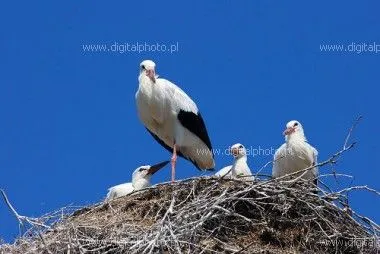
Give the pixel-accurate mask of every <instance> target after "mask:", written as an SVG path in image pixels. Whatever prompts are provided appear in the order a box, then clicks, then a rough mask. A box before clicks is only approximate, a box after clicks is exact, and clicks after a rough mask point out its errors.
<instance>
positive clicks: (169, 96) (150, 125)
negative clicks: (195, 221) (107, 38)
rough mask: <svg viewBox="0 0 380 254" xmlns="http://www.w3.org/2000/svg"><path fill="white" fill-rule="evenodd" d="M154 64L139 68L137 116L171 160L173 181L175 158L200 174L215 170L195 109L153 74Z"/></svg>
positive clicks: (168, 82) (205, 136) (202, 122)
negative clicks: (185, 160) (180, 159)
mask: <svg viewBox="0 0 380 254" xmlns="http://www.w3.org/2000/svg"><path fill="white" fill-rule="evenodd" d="M155 66H156V65H155V63H154V62H153V61H151V60H145V61H143V62H142V63H141V64H140V75H139V88H138V90H137V93H136V104H137V110H138V115H139V118H140V120H141V121H142V123H143V124H144V125H145V127H146V128H147V130H148V131H149V133H150V134H151V135H152V136H153V137H154V138H155V139H156V141H157V142H159V143H160V144H161V145H162V146H163V147H165V148H166V149H167V150H168V151H170V152H172V153H173V156H172V181H174V172H175V163H176V159H177V154H178V155H179V156H182V157H184V158H186V159H188V160H190V161H192V162H193V164H194V165H195V166H196V167H197V168H198V169H202V170H210V169H213V168H214V166H215V162H214V158H213V154H212V152H211V151H212V147H211V142H210V139H209V137H208V133H207V130H206V126H205V124H204V121H203V119H202V116H201V114H200V113H199V110H198V108H197V105H196V104H195V103H194V102H193V101H192V100H191V98H190V97H189V96H188V95H187V94H186V93H185V92H184V91H182V89H180V88H179V87H178V86H176V85H175V84H173V83H171V82H170V81H168V80H166V79H162V78H158V76H157V75H156V73H155Z"/></svg>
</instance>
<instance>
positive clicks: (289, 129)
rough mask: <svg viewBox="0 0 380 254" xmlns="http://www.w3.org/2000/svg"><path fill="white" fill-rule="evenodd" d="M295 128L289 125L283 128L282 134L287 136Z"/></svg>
mask: <svg viewBox="0 0 380 254" xmlns="http://www.w3.org/2000/svg"><path fill="white" fill-rule="evenodd" d="M295 130H296V129H295V128H293V127H289V128H287V129H286V130H284V132H283V134H284V136H287V135H290V134H292V133H293V132H295Z"/></svg>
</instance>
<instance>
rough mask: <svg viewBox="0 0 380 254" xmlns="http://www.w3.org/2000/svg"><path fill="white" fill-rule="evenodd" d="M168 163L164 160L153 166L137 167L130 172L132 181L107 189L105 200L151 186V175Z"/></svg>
mask: <svg viewBox="0 0 380 254" xmlns="http://www.w3.org/2000/svg"><path fill="white" fill-rule="evenodd" d="M168 163H169V161H164V162H161V163H158V164H156V165H153V166H150V165H146V166H141V167H138V168H137V169H135V171H133V173H132V182H130V183H122V184H119V185H116V186H113V187H111V188H109V189H108V194H107V197H106V200H112V199H115V198H118V197H121V196H125V195H128V194H129V193H132V192H133V191H136V190H141V189H144V188H147V187H149V186H151V183H150V178H151V177H152V175H153V174H154V173H155V172H157V171H158V170H159V169H161V168H163V167H164V166H165V165H167V164H168Z"/></svg>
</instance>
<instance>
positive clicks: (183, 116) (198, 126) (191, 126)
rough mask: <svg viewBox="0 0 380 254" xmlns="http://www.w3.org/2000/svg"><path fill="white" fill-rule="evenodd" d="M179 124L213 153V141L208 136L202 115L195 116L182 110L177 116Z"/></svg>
mask: <svg viewBox="0 0 380 254" xmlns="http://www.w3.org/2000/svg"><path fill="white" fill-rule="evenodd" d="M177 118H178V120H179V122H180V123H181V124H182V125H183V127H185V128H186V129H188V130H189V131H191V132H192V133H193V134H195V135H196V136H197V137H198V138H199V139H200V140H202V141H203V143H205V144H206V146H207V147H208V148H209V149H210V151H212V147H211V141H210V138H209V136H208V134H207V129H206V125H205V123H204V121H203V118H202V116H201V113H199V112H198V114H195V113H193V112H189V111H184V110H180V111H179V113H178V116H177ZM213 156H214V155H213Z"/></svg>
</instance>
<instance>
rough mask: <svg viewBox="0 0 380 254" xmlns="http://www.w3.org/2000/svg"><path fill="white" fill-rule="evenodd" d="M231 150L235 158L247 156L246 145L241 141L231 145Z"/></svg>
mask: <svg viewBox="0 0 380 254" xmlns="http://www.w3.org/2000/svg"><path fill="white" fill-rule="evenodd" d="M230 152H231V154H232V156H234V158H235V159H239V158H242V157H245V156H247V151H246V150H245V147H244V146H243V145H242V144H239V143H237V144H235V145H233V146H231V148H230Z"/></svg>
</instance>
